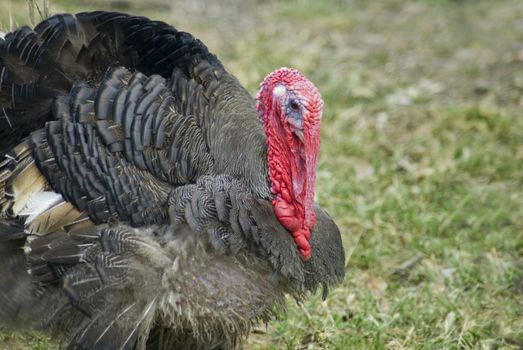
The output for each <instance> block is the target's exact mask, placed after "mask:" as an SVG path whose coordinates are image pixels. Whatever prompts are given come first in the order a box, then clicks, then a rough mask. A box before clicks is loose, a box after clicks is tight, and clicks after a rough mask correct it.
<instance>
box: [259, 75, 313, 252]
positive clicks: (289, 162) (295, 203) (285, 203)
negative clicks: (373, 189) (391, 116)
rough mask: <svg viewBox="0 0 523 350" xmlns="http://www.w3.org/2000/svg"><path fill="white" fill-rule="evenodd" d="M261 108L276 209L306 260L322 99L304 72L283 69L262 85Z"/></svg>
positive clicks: (278, 216)
mask: <svg viewBox="0 0 523 350" xmlns="http://www.w3.org/2000/svg"><path fill="white" fill-rule="evenodd" d="M257 108H258V112H259V113H260V118H261V121H262V123H263V126H264V129H265V133H266V136H267V145H268V153H267V158H268V163H269V178H270V181H271V192H272V193H273V194H274V196H275V197H274V199H273V201H272V205H273V207H274V212H275V214H276V217H277V218H278V220H279V221H280V223H281V224H282V225H283V226H284V227H285V228H286V229H287V230H289V231H290V232H291V234H292V236H293V238H294V241H295V242H296V245H297V246H298V251H299V253H300V255H301V256H302V258H303V259H304V260H307V259H309V258H310V256H311V246H310V242H309V241H310V235H311V231H312V229H313V227H314V224H315V223H316V216H315V213H314V180H315V178H316V168H317V161H318V153H319V149H320V123H321V116H322V110H323V100H322V98H321V95H320V93H319V91H318V89H317V88H316V86H314V84H312V83H311V82H310V81H309V80H308V79H307V78H306V77H305V76H304V75H303V74H301V73H300V72H298V71H297V70H295V69H289V68H280V69H278V70H276V71H274V72H272V73H271V74H269V75H268V76H267V77H266V78H265V80H264V81H263V83H262V84H261V87H260V91H259V93H258V105H257Z"/></svg>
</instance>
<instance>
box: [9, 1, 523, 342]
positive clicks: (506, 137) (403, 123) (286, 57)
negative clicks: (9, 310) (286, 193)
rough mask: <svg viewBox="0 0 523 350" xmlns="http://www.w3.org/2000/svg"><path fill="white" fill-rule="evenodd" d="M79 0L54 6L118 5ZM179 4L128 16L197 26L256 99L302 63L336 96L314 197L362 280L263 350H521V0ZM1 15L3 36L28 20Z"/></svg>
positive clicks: (351, 273) (351, 271)
mask: <svg viewBox="0 0 523 350" xmlns="http://www.w3.org/2000/svg"><path fill="white" fill-rule="evenodd" d="M80 3H82V2H80V1H77V2H76V4H71V3H70V2H68V1H65V0H61V1H59V0H56V1H51V11H52V12H61V11H80V10H87V9H96V8H108V7H107V6H108V5H107V3H103V2H97V1H95V3H93V4H92V5H90V6H80V5H79V4H80ZM156 3H159V1H158V0H156ZM176 3H177V5H176V6H173V7H172V9H167V8H164V7H161V6H160V7H157V5H155V6H152V7H151V6H148V5H147V4H146V3H145V2H142V4H141V5H140V6H141V7H140V8H139V9H136V8H130V9H127V11H131V12H135V13H141V14H145V15H148V16H150V17H154V18H156V19H161V20H164V21H167V22H169V23H172V24H174V25H175V26H177V27H178V28H180V29H183V30H185V31H189V32H191V33H193V34H195V35H196V36H197V37H199V38H201V39H202V40H203V41H204V42H205V43H206V44H207V45H208V46H209V47H210V48H211V50H212V51H213V52H215V53H217V54H218V56H219V57H220V58H221V60H222V61H223V62H224V64H225V66H226V67H227V68H228V69H229V70H230V71H231V72H232V73H233V74H235V75H236V76H237V77H238V79H239V80H240V81H241V82H242V83H243V84H244V85H245V86H246V87H247V88H248V89H249V91H251V92H252V93H253V94H254V93H255V91H256V89H257V86H258V84H259V82H260V81H261V80H262V79H263V77H264V75H265V74H267V73H268V72H270V71H271V70H273V69H274V68H277V67H280V66H291V67H295V68H298V69H300V70H301V71H303V72H304V73H305V74H306V75H307V76H309V77H310V78H311V80H312V81H314V82H315V83H316V85H317V86H318V87H319V89H320V91H321V92H322V94H323V97H324V100H325V112H324V118H323V124H322V149H321V159H320V166H319V175H318V186H317V192H318V193H317V200H318V201H319V202H320V203H321V204H322V205H323V206H324V207H326V208H327V209H328V211H329V212H330V213H331V215H332V216H333V218H334V219H335V221H336V222H337V223H338V225H339V226H340V228H341V231H342V233H343V239H344V245H345V249H346V252H347V261H346V272H347V277H346V278H345V281H344V282H343V284H342V285H341V286H340V287H338V288H336V289H333V290H331V292H330V295H329V298H328V299H327V300H326V301H322V300H321V297H320V296H319V295H316V296H313V297H311V298H310V299H309V300H308V301H307V302H305V303H304V304H303V305H297V304H296V303H295V302H293V301H292V300H289V307H288V311H287V313H286V315H282V317H281V320H279V321H276V322H271V323H270V324H269V325H268V326H267V327H265V326H260V327H259V328H257V329H256V330H255V332H254V333H253V334H252V336H251V337H250V338H249V343H248V346H247V348H248V349H267V348H270V349H350V348H354V349H523V116H522V114H523V20H522V18H523V2H522V1H520V0H499V1H495V2H494V1H481V0H477V1H473V0H461V1H458V0H456V1H451V0H447V1H444V0H439V1H437V0H432V1H430V0H418V1H402V0H390V1H373V2H371V1H363V0H361V1H358V0H329V1H315V0H294V1H282V2H277V1H271V0H264V1H262V0H258V1H254V0H247V1H242V2H240V1H232V0H219V1H216V2H212V3H210V2H209V3H207V4H205V3H204V1H202V0H196V1H189V0H185V1H179V2H176ZM0 5H1V6H2V8H3V9H9V8H11V14H12V16H11V22H10V20H9V13H8V11H4V10H2V12H1V14H0V20H1V22H0V23H1V25H2V27H3V28H4V29H5V28H6V27H9V26H10V25H12V26H16V25H17V24H18V23H27V22H28V11H27V10H26V6H25V4H23V3H22V1H21V0H18V1H17V2H9V1H5V0H3V1H2V0H0ZM11 23H12V24H11ZM50 344H51V343H49V342H48V340H47V339H46V338H44V337H42V336H39V335H36V334H30V335H27V334H25V335H23V334H19V333H12V332H10V331H4V332H3V333H0V347H1V348H8V349H50V348H53V346H52V345H50Z"/></svg>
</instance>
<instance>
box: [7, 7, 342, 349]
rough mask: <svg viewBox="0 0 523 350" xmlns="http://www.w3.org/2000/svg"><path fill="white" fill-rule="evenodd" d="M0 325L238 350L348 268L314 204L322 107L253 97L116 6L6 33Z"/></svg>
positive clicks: (270, 84) (290, 80) (75, 342)
mask: <svg viewBox="0 0 523 350" xmlns="http://www.w3.org/2000/svg"><path fill="white" fill-rule="evenodd" d="M0 107H1V109H0V156H1V159H0V326H4V327H9V328H13V329H36V330H41V331H45V332H48V333H49V334H51V335H52V336H53V337H55V338H56V339H58V340H59V342H60V344H61V346H62V347H65V348H67V349H235V348H241V347H242V345H243V343H244V341H245V339H246V337H247V335H248V334H249V331H250V328H251V327H252V326H253V325H255V324H256V323H258V322H260V321H262V322H268V321H269V320H270V319H271V318H273V317H274V316H276V315H277V313H278V312H279V311H280V310H281V309H283V308H284V306H285V296H286V295H290V296H292V297H294V298H295V299H296V300H298V301H300V300H303V299H304V298H305V297H306V296H307V295H309V294H310V293H315V292H316V291H317V290H318V289H322V290H323V297H324V298H325V297H326V296H327V293H328V288H329V286H335V285H336V284H338V283H339V282H340V281H342V279H343V277H344V263H345V257H344V251H343V246H342V241H341V236H340V232H339V230H338V228H337V226H336V224H335V223H334V222H333V220H332V219H331V218H330V217H329V215H328V214H327V213H326V212H325V211H324V210H323V209H322V208H321V207H320V206H318V205H317V204H315V203H314V181H315V172H316V168H317V157H318V152H319V140H320V135H319V132H320V121H321V114H322V109H323V102H322V99H321V96H320V94H319V92H318V90H317V88H316V87H315V86H314V85H313V84H312V83H311V82H310V81H309V80H307V79H306V78H305V77H304V76H303V75H302V74H301V73H299V72H298V71H296V70H294V69H289V68H281V69H278V70H276V71H274V72H272V73H271V74H269V75H268V76H267V77H266V78H265V80H264V81H263V83H262V84H261V86H260V90H259V93H258V96H257V99H256V100H255V99H253V98H252V97H251V96H250V95H249V94H248V93H247V91H246V90H245V89H244V88H243V87H242V86H241V85H240V83H239V82H238V81H237V80H236V78H234V77H233V76H232V75H231V74H229V73H228V72H227V71H226V70H225V69H224V67H223V65H222V63H221V62H220V61H219V60H218V58H217V57H216V56H215V55H213V54H212V53H210V52H209V51H208V49H207V47H206V46H205V45H204V44H203V43H202V42H201V41H199V40H197V39H195V38H194V37H193V36H192V35H190V34H188V33H185V32H181V31H178V30H176V29H175V28H173V27H171V26H169V25H167V24H165V23H163V22H158V21H152V20H149V19H147V18H145V17H137V16H131V15H127V14H121V13H114V12H88V13H79V14H76V15H69V14H62V15H55V16H53V17H50V18H48V19H46V20H44V21H43V22H42V23H40V24H39V25H37V26H36V27H35V28H34V29H31V28H28V27H22V28H20V29H18V30H16V31H14V32H12V33H7V34H6V35H5V37H4V38H3V39H0Z"/></svg>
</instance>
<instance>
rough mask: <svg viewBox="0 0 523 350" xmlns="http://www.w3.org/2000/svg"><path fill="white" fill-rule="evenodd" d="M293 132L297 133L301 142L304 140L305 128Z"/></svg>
mask: <svg viewBox="0 0 523 350" xmlns="http://www.w3.org/2000/svg"><path fill="white" fill-rule="evenodd" d="M292 132H293V133H294V135H296V137H297V138H298V139H300V141H301V142H304V139H305V137H304V136H303V130H301V129H294V130H292Z"/></svg>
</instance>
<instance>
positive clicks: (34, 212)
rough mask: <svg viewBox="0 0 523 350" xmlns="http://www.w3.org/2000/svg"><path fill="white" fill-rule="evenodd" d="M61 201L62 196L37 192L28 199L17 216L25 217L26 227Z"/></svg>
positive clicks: (47, 192) (54, 193)
mask: <svg viewBox="0 0 523 350" xmlns="http://www.w3.org/2000/svg"><path fill="white" fill-rule="evenodd" d="M63 200H64V199H63V197H62V195H61V194H58V193H56V192H49V191H43V192H37V193H35V194H33V195H32V196H31V198H29V201H28V203H27V205H26V206H25V208H24V209H22V211H20V213H19V214H18V215H21V216H27V218H26V219H25V224H26V225H27V224H30V223H31V222H32V221H33V220H34V219H36V218H37V217H38V216H39V215H40V214H42V213H43V212H45V211H46V210H48V209H50V208H52V207H54V206H55V205H57V204H58V203H60V202H63Z"/></svg>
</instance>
